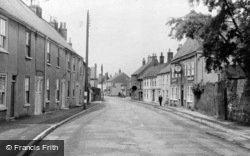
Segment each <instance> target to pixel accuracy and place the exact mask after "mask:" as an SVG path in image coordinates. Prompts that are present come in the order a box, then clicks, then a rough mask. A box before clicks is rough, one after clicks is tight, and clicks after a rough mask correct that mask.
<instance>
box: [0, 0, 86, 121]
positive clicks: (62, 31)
mask: <svg viewBox="0 0 250 156" xmlns="http://www.w3.org/2000/svg"><path fill="white" fill-rule="evenodd" d="M71 45H72V44H71V43H70V44H69V43H67V28H66V23H61V24H60V27H58V23H57V22H56V21H54V20H52V21H50V23H48V22H46V21H45V20H44V19H43V18H42V9H41V7H39V6H37V5H33V6H30V7H29V6H27V5H26V4H24V3H23V2H22V1H20V0H0V119H7V120H9V119H10V118H15V117H21V116H25V115H39V114H41V113H43V112H46V111H53V110H57V109H61V108H69V107H75V106H77V105H81V104H82V103H83V96H82V94H83V91H84V90H83V89H84V66H85V63H84V61H83V58H82V57H81V56H79V55H78V54H77V53H76V51H75V50H74V49H73V48H72V46H71Z"/></svg>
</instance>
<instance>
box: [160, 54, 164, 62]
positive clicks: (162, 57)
mask: <svg viewBox="0 0 250 156" xmlns="http://www.w3.org/2000/svg"><path fill="white" fill-rule="evenodd" d="M163 63H164V56H163V52H161V56H160V64H163Z"/></svg>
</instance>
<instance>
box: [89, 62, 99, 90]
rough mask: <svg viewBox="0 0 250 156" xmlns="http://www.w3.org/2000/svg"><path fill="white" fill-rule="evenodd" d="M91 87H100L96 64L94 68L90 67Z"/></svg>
mask: <svg viewBox="0 0 250 156" xmlns="http://www.w3.org/2000/svg"><path fill="white" fill-rule="evenodd" d="M90 70H91V72H90V82H89V83H90V85H91V87H97V85H98V78H97V65H96V64H95V66H94V67H90Z"/></svg>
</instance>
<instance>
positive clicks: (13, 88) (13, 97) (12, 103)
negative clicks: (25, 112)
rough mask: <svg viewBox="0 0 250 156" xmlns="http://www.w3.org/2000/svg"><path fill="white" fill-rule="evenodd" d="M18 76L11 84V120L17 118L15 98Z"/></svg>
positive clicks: (13, 78) (13, 77)
mask: <svg viewBox="0 0 250 156" xmlns="http://www.w3.org/2000/svg"><path fill="white" fill-rule="evenodd" d="M15 86H16V75H13V76H12V83H11V106H10V118H14V117H15V96H16V91H15V90H16V89H15V88H16V87H15Z"/></svg>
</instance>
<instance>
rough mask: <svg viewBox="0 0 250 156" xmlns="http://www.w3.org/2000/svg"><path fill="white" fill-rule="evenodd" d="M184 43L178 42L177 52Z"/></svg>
mask: <svg viewBox="0 0 250 156" xmlns="http://www.w3.org/2000/svg"><path fill="white" fill-rule="evenodd" d="M181 47H182V44H178V48H177V52H178V51H179V50H180V49H181Z"/></svg>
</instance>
